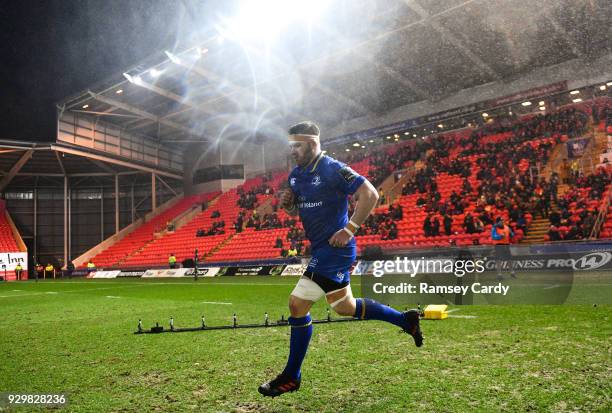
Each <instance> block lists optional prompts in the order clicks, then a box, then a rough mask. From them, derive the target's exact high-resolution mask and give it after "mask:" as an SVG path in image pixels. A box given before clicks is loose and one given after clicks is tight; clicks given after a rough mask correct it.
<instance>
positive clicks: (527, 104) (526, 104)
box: [521, 101, 531, 106]
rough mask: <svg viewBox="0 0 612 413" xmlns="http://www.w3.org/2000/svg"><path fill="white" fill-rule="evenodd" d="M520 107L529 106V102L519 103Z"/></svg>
mask: <svg viewBox="0 0 612 413" xmlns="http://www.w3.org/2000/svg"><path fill="white" fill-rule="evenodd" d="M521 105H523V106H531V102H529V101H527V102H523V103H521Z"/></svg>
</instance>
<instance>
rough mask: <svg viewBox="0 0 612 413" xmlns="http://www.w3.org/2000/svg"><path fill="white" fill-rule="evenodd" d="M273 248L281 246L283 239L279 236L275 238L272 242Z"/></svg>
mask: <svg viewBox="0 0 612 413" xmlns="http://www.w3.org/2000/svg"><path fill="white" fill-rule="evenodd" d="M274 248H283V240H282V239H280V238H276V242H275V243H274Z"/></svg>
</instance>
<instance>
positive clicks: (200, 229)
mask: <svg viewBox="0 0 612 413" xmlns="http://www.w3.org/2000/svg"><path fill="white" fill-rule="evenodd" d="M204 235H206V234H205V232H204V229H202V228H199V229H198V230H197V231H196V237H203V236H204Z"/></svg>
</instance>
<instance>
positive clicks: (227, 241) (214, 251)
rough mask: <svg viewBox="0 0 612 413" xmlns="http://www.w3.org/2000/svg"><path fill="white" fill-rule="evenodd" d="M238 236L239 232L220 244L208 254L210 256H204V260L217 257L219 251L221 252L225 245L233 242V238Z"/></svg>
mask: <svg viewBox="0 0 612 413" xmlns="http://www.w3.org/2000/svg"><path fill="white" fill-rule="evenodd" d="M236 234H238V232H234V233H233V234H231V235H230V236H229V237H228V238H227V239H225V240H224V241H223V242H220V243H219V244H217V245H216V246H215V247H214V248H213V249H212V250H210V251H209V252H208V254H206V255H205V256H204V258H209V257H212V256H213V255H215V254H216V253H217V251H219V250H220V249H221V248H223V247H224V246H225V245H227V244H228V243H229V242H230V241H231V240H232V238H234V237H235V236H236Z"/></svg>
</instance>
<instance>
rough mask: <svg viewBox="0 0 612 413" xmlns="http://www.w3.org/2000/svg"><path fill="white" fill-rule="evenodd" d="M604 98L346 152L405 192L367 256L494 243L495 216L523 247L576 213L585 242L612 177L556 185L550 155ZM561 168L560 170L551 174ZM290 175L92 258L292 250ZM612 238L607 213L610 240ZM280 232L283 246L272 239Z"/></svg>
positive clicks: (389, 203)
mask: <svg viewBox="0 0 612 413" xmlns="http://www.w3.org/2000/svg"><path fill="white" fill-rule="evenodd" d="M607 102H608V100H603V101H593V102H583V103H581V104H578V105H569V106H565V107H561V108H558V109H557V110H555V111H553V112H549V113H547V114H544V115H543V114H535V115H534V114H530V115H527V116H523V117H521V118H518V119H499V120H496V121H495V122H490V123H486V124H484V125H483V126H481V127H479V128H477V129H473V128H465V129H462V130H457V131H453V132H448V133H444V134H439V135H431V136H428V137H424V138H423V139H422V140H411V141H408V142H399V143H395V144H389V145H383V146H379V147H377V148H375V149H374V150H370V151H367V152H366V151H363V152H359V153H351V154H342V155H341V156H340V157H339V158H341V159H343V160H344V161H345V162H347V163H349V164H350V165H351V167H352V168H353V169H355V170H356V171H357V172H358V173H360V174H362V175H364V176H367V177H368V178H369V179H370V180H371V181H372V182H373V183H374V184H375V185H376V186H377V187H379V186H380V185H382V184H383V182H391V183H390V186H392V187H396V189H398V190H397V191H395V192H397V196H396V195H395V194H394V193H390V194H387V193H385V194H384V197H383V199H382V200H381V201H383V202H381V205H380V206H379V207H377V208H376V209H375V211H374V214H373V215H372V216H371V217H370V218H369V219H368V221H367V222H366V223H365V224H364V225H363V226H362V228H361V229H360V231H359V232H358V234H357V240H358V245H359V249H360V252H361V251H363V249H364V248H365V247H366V246H380V247H383V248H385V249H395V248H430V247H441V246H448V245H458V246H467V245H475V244H476V245H477V244H481V245H482V244H490V243H492V241H491V238H490V232H491V227H492V223H493V221H494V219H495V218H496V217H498V216H502V217H504V219H505V220H506V221H507V222H509V223H510V225H511V227H512V228H513V230H514V232H515V237H514V239H513V242H515V243H516V242H521V241H522V240H524V241H525V242H533V241H542V240H550V236H549V235H548V234H547V233H546V231H548V230H549V226H550V224H549V213H551V212H555V211H557V210H561V211H562V212H563V214H564V215H567V214H569V218H570V221H571V223H572V224H577V225H578V226H579V228H580V230H579V232H580V234H581V236H582V237H588V236H589V235H590V231H591V230H592V229H593V227H594V224H595V218H596V217H597V213H598V211H600V210H601V209H602V208H603V206H604V203H606V206H607V201H605V200H606V199H607V196H604V195H606V194H608V192H607V191H609V184H610V174H609V173H604V172H601V173H598V174H597V175H589V176H586V177H580V178H579V180H578V181H575V182H572V183H571V184H569V185H566V184H564V183H561V182H558V179H559V177H558V173H557V172H559V171H552V170H551V168H552V166H550V165H547V162H548V160H549V159H550V157H551V155H552V154H553V152H554V150H555V148H556V147H557V146H559V145H562V144H564V142H566V141H567V140H568V139H571V138H575V137H580V136H583V135H585V134H587V133H591V132H592V130H597V129H601V128H602V125H601V122H599V121H596V120H597V119H599V117H600V116H602V115H604V116H607V111H606V110H607V109H606V108H607V106H606V105H608V103H607ZM594 114H595V115H594ZM606 119H607V118H606ZM591 124H592V126H591ZM604 127H605V125H604ZM589 128H591V129H589ZM547 166H548V169H549V170H550V171H549V172H550V176H549V177H544V176H543V175H544V174H543V173H542V171H543V170H545V169H546V167H547ZM398 171H401V172H402V173H401V174H398ZM552 172H556V173H557V174H556V176H555V178H554V179H553V178H552V176H553V174H552ZM286 177H287V172H286V171H277V172H274V173H268V174H266V175H262V176H257V177H254V178H251V179H249V180H247V181H246V182H245V183H244V184H243V185H241V186H239V187H238V188H235V189H232V190H230V191H228V192H226V193H223V194H222V195H221V196H220V197H219V198H218V199H217V200H216V202H215V203H213V204H212V205H211V207H210V208H209V209H208V210H206V211H203V212H201V213H199V214H197V215H196V216H194V217H193V219H192V220H191V221H189V222H188V223H186V224H185V225H184V226H182V227H181V228H179V229H177V230H176V231H175V232H173V233H168V234H161V235H160V236H158V237H157V238H156V237H155V236H154V234H153V228H155V225H157V224H160V223H163V222H165V221H166V220H167V219H169V217H172V216H175V215H177V214H178V213H180V212H181V211H183V210H185V209H186V208H188V207H189V206H190V205H191V204H193V202H194V201H193V199H192V198H186V199H185V200H184V201H182V202H181V203H180V204H178V205H177V206H175V207H174V208H173V209H172V211H167V212H166V213H164V214H162V215H161V216H160V217H157V218H156V219H155V222H149V223H147V224H146V225H145V226H143V227H141V228H140V229H138V230H137V231H134V233H132V234H130V236H128V237H126V238H125V239H124V240H122V241H120V242H119V243H117V244H115V245H114V246H113V247H111V248H109V249H108V250H106V251H104V252H103V253H102V254H100V255H99V256H98V257H96V258H95V261H96V264H98V265H99V266H113V265H115V266H117V265H121V266H122V267H142V266H153V265H155V266H158V265H165V264H166V262H167V257H168V254H169V253H171V252H173V253H174V254H175V255H176V256H177V258H178V260H179V262H181V261H182V260H185V259H188V258H193V255H194V250H195V249H196V248H197V249H198V252H199V257H201V258H204V259H205V260H206V261H208V262H228V261H233V262H236V261H249V260H251V261H253V260H261V259H274V258H279V257H281V254H282V252H283V250H286V249H287V248H288V247H289V245H291V241H289V240H288V239H287V235H288V234H289V232H290V228H289V226H295V227H296V228H298V229H301V224H300V223H299V220H297V222H295V223H292V222H289V224H287V220H289V219H290V217H289V216H288V215H287V214H286V213H285V212H284V211H282V210H278V209H277V207H278V199H277V197H275V195H274V194H275V193H276V192H277V191H279V190H280V189H282V188H283V187H284V186H285V185H286V182H285V181H286ZM593 182H596V185H594V184H593ZM594 188H596V189H594ZM379 190H381V187H379ZM553 193H554V195H553ZM606 210H607V209H606ZM256 215H258V216H257V217H255V216H256ZM266 219H271V221H270V222H274V224H273V225H270V228H267V227H266V225H262V222H264V221H265V220H266ZM584 220H586V225H584V223H583V222H582V221H584ZM426 221H428V223H426ZM249 222H250V223H249ZM268 223H269V222H268ZM292 224H293V225H292ZM432 228H433V229H432ZM570 231H571V226H562V227H561V228H560V232H561V239H570V238H567V236H568V235H567V234H568V233H570V236H576V237H578V235H574V233H575V232H576V231H572V232H570ZM198 232H199V233H200V234H199V235H200V236H198ZM587 232H588V233H589V234H587ZM611 235H612V214H609V216H608V219H607V221H606V222H605V224H604V225H603V230H602V232H601V236H602V237H608V236H611ZM279 238H280V239H281V240H282V241H283V243H282V247H278V246H275V241H276V240H277V239H279ZM575 239H580V238H575ZM299 248H300V250H301V252H302V253H303V252H304V251H307V249H308V243H307V241H299Z"/></svg>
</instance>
